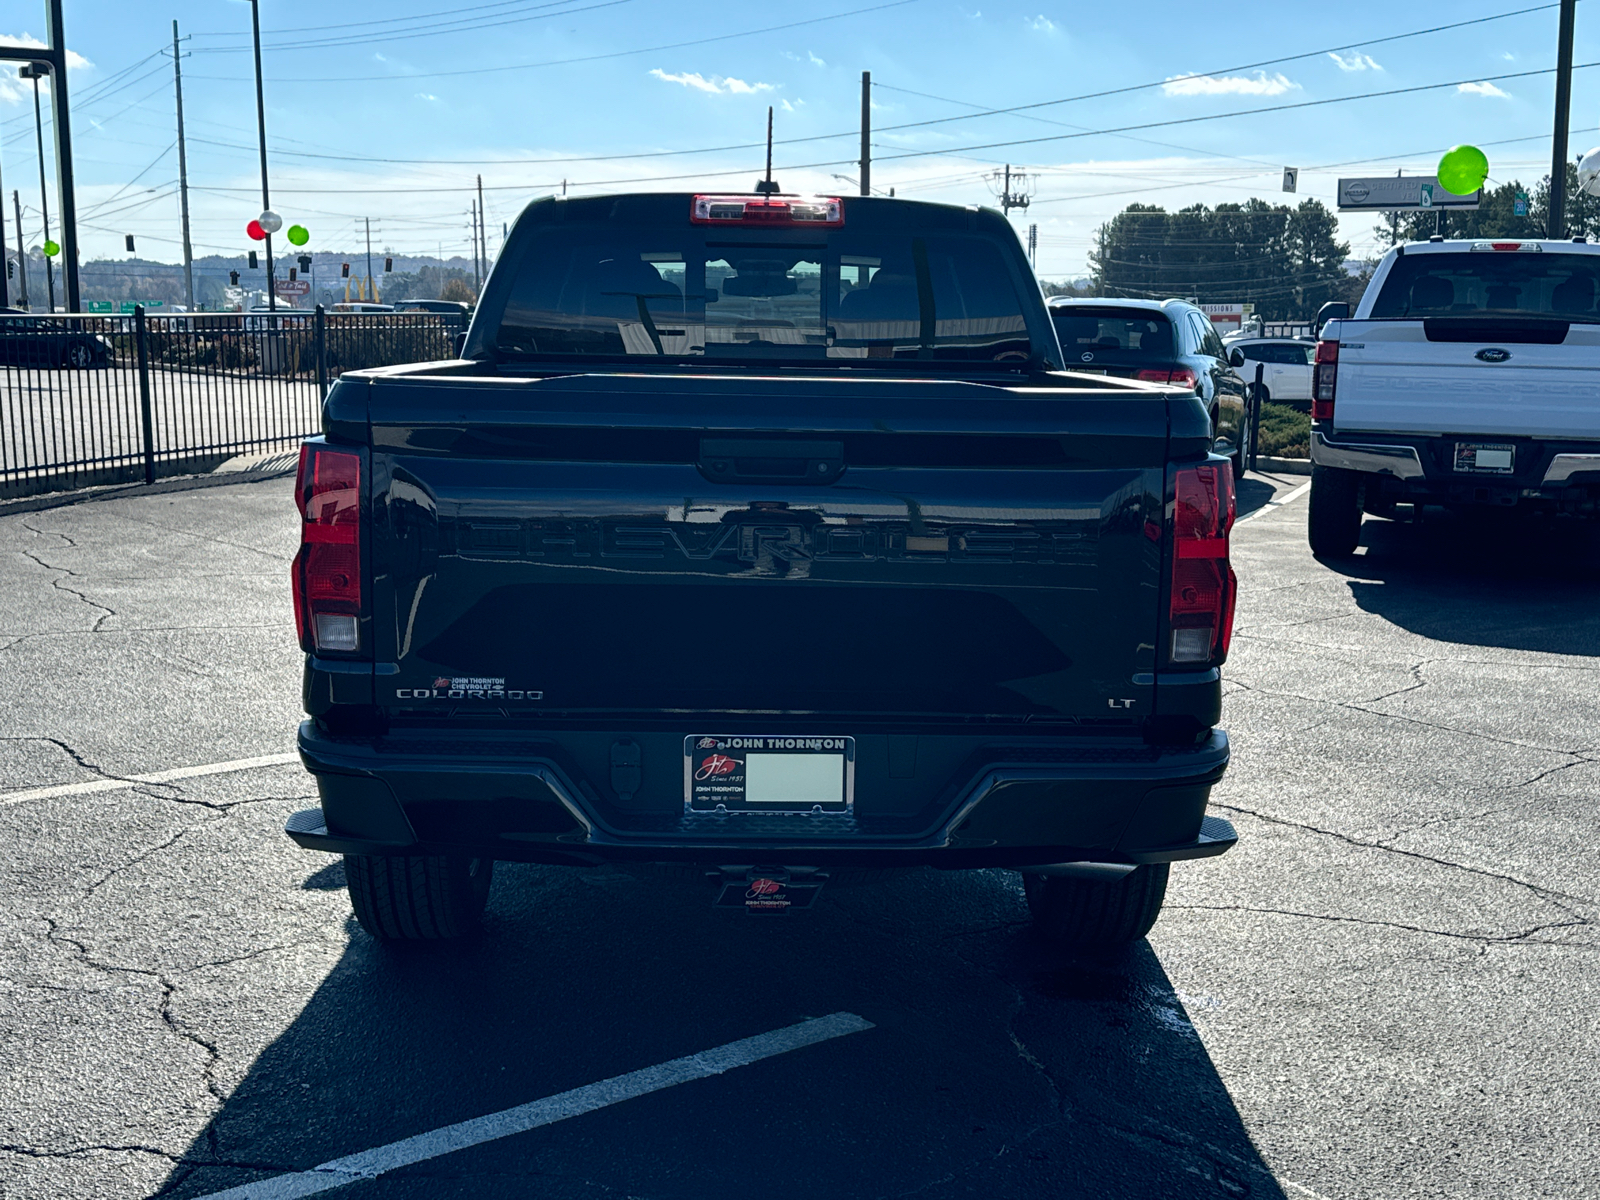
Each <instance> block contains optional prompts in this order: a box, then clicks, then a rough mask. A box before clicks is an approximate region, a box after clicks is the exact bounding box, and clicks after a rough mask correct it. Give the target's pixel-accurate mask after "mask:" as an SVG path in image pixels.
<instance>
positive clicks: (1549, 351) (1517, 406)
mask: <svg viewBox="0 0 1600 1200" xmlns="http://www.w3.org/2000/svg"><path fill="white" fill-rule="evenodd" d="M1501 324H1502V325H1503V326H1504V327H1502V328H1497V327H1496V322H1494V321H1493V320H1490V319H1484V320H1481V321H1454V322H1450V321H1439V320H1437V319H1428V320H1392V319H1391V320H1370V321H1364V320H1346V321H1341V322H1339V327H1338V331H1337V336H1338V339H1339V373H1338V380H1339V382H1338V400H1337V402H1336V404H1335V407H1334V428H1335V430H1336V431H1338V432H1343V431H1358V432H1374V433H1417V434H1444V433H1461V434H1484V435H1495V436H1518V437H1533V438H1600V394H1597V392H1596V390H1595V384H1594V372H1595V369H1596V368H1597V367H1600V325H1586V324H1580V323H1574V324H1572V325H1571V326H1570V328H1568V329H1567V330H1566V332H1565V337H1564V340H1562V341H1559V342H1556V343H1554V344H1540V343H1539V342H1534V341H1525V340H1517V339H1523V338H1526V337H1528V336H1530V334H1529V331H1528V330H1527V329H1526V328H1523V329H1518V328H1515V327H1514V325H1512V323H1509V322H1505V323H1501ZM1562 324H1565V323H1564V322H1559V323H1555V325H1556V328H1555V329H1553V330H1552V331H1551V332H1552V334H1558V333H1559V332H1560V329H1559V326H1560V325H1562ZM1430 327H1431V335H1430ZM1324 336H1328V335H1327V334H1325V335H1324ZM1446 339H1448V340H1446ZM1480 355H1482V357H1480Z"/></svg>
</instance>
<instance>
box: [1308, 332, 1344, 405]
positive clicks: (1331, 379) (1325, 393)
mask: <svg viewBox="0 0 1600 1200" xmlns="http://www.w3.org/2000/svg"><path fill="white" fill-rule="evenodd" d="M1338 382H1339V343H1338V342H1329V341H1321V342H1318V343H1317V365H1316V367H1315V368H1314V377H1313V379H1312V385H1311V417H1312V419H1313V420H1315V421H1331V420H1333V396H1334V391H1335V390H1336V387H1337V385H1338Z"/></svg>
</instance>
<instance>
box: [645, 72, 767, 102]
mask: <svg viewBox="0 0 1600 1200" xmlns="http://www.w3.org/2000/svg"><path fill="white" fill-rule="evenodd" d="M650 74H652V75H654V76H655V77H656V78H657V79H660V80H662V81H663V82H665V83H678V84H682V85H683V86H684V87H686V88H694V89H695V90H696V91H698V92H709V93H710V94H711V95H713V96H753V95H755V94H756V93H757V92H770V91H774V90H775V89H776V87H777V85H776V84H771V83H746V82H745V81H744V80H742V79H734V78H733V77H732V76H730V75H712V76H710V77H709V78H707V77H706V76H704V75H702V74H700V72H698V71H685V72H683V73H682V74H681V75H673V74H672V73H670V72H668V71H663V70H662V69H661V68H660V67H652V68H651V70H650Z"/></svg>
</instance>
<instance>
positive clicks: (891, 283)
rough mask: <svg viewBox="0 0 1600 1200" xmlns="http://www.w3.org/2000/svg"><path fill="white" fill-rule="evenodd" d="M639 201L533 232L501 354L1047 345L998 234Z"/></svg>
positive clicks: (701, 356) (679, 357) (797, 354)
mask: <svg viewBox="0 0 1600 1200" xmlns="http://www.w3.org/2000/svg"><path fill="white" fill-rule="evenodd" d="M632 199H633V200H634V201H636V202H635V203H614V202H611V201H603V202H589V201H568V202H565V204H564V205H563V206H561V216H563V217H564V218H565V219H563V220H560V221H559V223H557V222H551V223H548V224H539V225H535V226H534V227H533V228H532V229H531V230H530V231H528V232H529V234H530V236H528V237H526V238H525V239H523V245H522V247H521V252H520V254H519V258H518V263H517V266H516V269H515V276H514V278H513V281H512V284H511V287H510V291H509V295H508V296H507V298H506V302H505V307H504V310H503V313H502V315H501V318H500V322H499V327H498V332H497V333H496V335H495V342H494V344H495V348H496V349H497V350H498V351H499V352H500V354H501V355H502V357H504V358H506V359H508V360H511V361H516V360H518V359H557V360H561V359H583V358H590V359H601V358H603V359H612V360H615V359H619V358H620V359H656V360H675V361H678V362H686V363H699V362H707V361H725V362H735V363H738V362H753V361H773V362H783V361H793V362H800V363H804V362H816V361H823V360H856V361H858V362H859V364H860V365H863V366H871V365H873V364H874V363H875V362H876V361H878V360H884V361H886V362H894V361H897V360H927V359H932V360H943V361H951V362H960V363H964V364H974V365H976V364H996V365H1000V366H1003V367H1008V368H1012V369H1015V368H1017V367H1019V366H1024V365H1026V364H1027V363H1029V362H1030V361H1031V360H1033V359H1034V358H1035V357H1036V349H1035V346H1034V345H1033V340H1032V338H1031V337H1030V331H1029V326H1028V320H1027V311H1026V308H1025V304H1024V301H1023V298H1022V296H1021V294H1020V293H1019V289H1018V286H1017V283H1018V281H1017V278H1016V274H1015V272H1014V271H1013V269H1012V267H1011V266H1010V265H1009V264H1008V263H1007V261H1006V256H1005V254H1004V252H1003V248H1002V246H1001V244H1000V242H999V240H998V239H997V238H995V237H993V236H987V235H985V234H983V233H982V232H977V233H969V232H965V231H952V230H947V229H943V228H938V227H937V223H934V226H935V227H931V228H926V229H920V228H918V227H917V221H916V220H915V218H913V219H911V220H902V221H899V222H891V221H884V220H857V221H851V220H850V219H849V216H850V214H851V211H852V209H854V208H855V206H849V205H847V207H846V219H845V220H844V222H843V224H841V225H837V226H833V227H817V228H804V227H797V226H789V225H782V226H773V227H759V226H753V225H748V224H733V223H730V224H729V225H727V226H725V227H724V226H718V225H707V224H694V223H691V221H690V219H689V215H690V206H691V205H690V202H691V197H688V196H683V197H673V196H657V197H636V198H632ZM857 211H859V210H857ZM908 211H914V210H908ZM957 211H960V210H957ZM961 215H962V216H963V217H965V213H964V212H961ZM948 223H949V222H947V224H948ZM962 223H963V225H964V224H965V221H963V222H962ZM1034 303H1037V301H1034ZM1041 349H1043V348H1041ZM1053 351H1054V347H1049V349H1048V354H1047V356H1048V357H1049V358H1051V359H1053V358H1054V357H1055V355H1054V353H1053Z"/></svg>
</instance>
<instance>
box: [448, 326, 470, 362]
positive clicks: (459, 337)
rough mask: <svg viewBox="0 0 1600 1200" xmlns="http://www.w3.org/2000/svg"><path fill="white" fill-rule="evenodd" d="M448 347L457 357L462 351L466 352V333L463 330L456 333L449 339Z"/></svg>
mask: <svg viewBox="0 0 1600 1200" xmlns="http://www.w3.org/2000/svg"><path fill="white" fill-rule="evenodd" d="M450 348H451V349H452V350H453V351H454V352H455V356H456V357H457V358H460V357H461V356H462V355H463V354H464V353H466V349H467V334H466V331H465V330H463V331H462V332H460V333H458V334H456V335H455V336H454V337H452V338H451V339H450Z"/></svg>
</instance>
